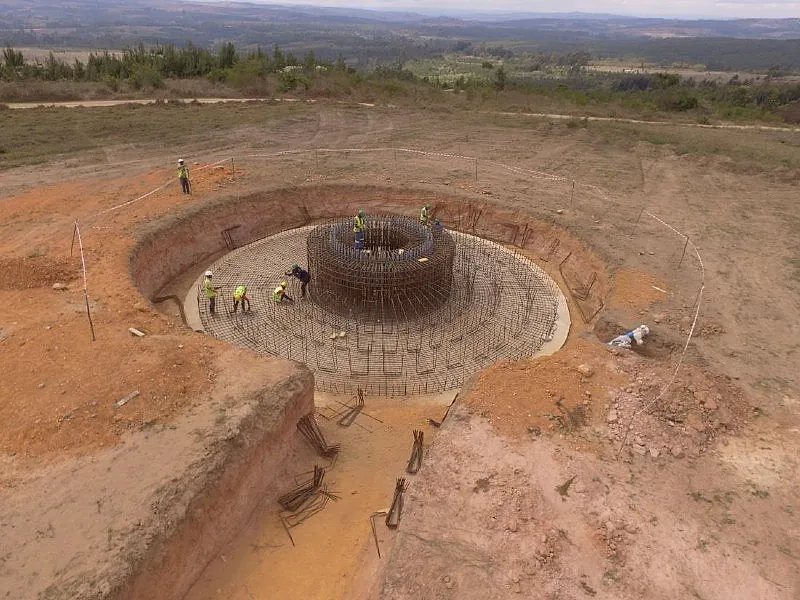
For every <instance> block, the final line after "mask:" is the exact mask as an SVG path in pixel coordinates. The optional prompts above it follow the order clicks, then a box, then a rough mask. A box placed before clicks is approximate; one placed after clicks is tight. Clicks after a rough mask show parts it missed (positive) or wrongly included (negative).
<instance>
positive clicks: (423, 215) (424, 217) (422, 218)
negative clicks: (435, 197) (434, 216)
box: [419, 206, 430, 225]
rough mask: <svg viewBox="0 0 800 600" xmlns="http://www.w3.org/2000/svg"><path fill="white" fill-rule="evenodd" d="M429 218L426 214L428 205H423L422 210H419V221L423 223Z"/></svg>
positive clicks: (426, 222)
mask: <svg viewBox="0 0 800 600" xmlns="http://www.w3.org/2000/svg"><path fill="white" fill-rule="evenodd" d="M429 219H430V215H429V214H428V207H427V206H423V207H422V210H421V211H420V212H419V222H420V223H422V224H423V225H427V224H428V220H429Z"/></svg>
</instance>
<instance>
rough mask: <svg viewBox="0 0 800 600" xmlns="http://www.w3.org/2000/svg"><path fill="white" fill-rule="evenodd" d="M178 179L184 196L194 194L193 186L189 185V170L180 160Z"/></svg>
mask: <svg viewBox="0 0 800 600" xmlns="http://www.w3.org/2000/svg"><path fill="white" fill-rule="evenodd" d="M178 179H179V180H180V182H181V188H182V189H183V193H184V194H191V193H192V186H191V185H190V184H189V168H188V167H187V166H186V165H185V164H184V162H183V159H182V158H180V159H178Z"/></svg>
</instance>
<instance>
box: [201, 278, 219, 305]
mask: <svg viewBox="0 0 800 600" xmlns="http://www.w3.org/2000/svg"><path fill="white" fill-rule="evenodd" d="M213 277H214V274H213V273H212V272H211V271H206V276H205V279H203V290H205V293H206V298H208V312H210V313H211V314H212V315H213V314H215V313H216V309H217V291H218V290H220V289H221V288H220V287H218V286H215V285H214V284H213V283H212V278H213Z"/></svg>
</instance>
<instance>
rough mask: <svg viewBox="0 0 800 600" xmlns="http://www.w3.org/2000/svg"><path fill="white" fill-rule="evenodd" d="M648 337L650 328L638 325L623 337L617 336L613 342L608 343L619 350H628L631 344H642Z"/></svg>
mask: <svg viewBox="0 0 800 600" xmlns="http://www.w3.org/2000/svg"><path fill="white" fill-rule="evenodd" d="M648 335H650V328H649V327H648V326H647V325H639V327H637V328H636V329H633V330H631V331H629V332H628V333H625V334H623V335H618V336H617V337H615V338H614V339H613V340H611V341H610V342H608V345H609V346H618V347H620V348H630V347H631V344H632V343H633V342H636V345H637V346H641V345H642V344H644V338H645V336H648Z"/></svg>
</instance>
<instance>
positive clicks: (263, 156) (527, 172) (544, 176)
mask: <svg viewBox="0 0 800 600" xmlns="http://www.w3.org/2000/svg"><path fill="white" fill-rule="evenodd" d="M319 152H323V153H328V154H342V153H345V154H346V153H351V152H352V153H378V152H395V153H397V152H403V153H406V154H413V155H419V156H432V157H439V158H445V159H457V160H465V161H470V162H475V164H476V176H477V163H478V160H479V159H478V157H476V156H467V155H463V154H452V153H447V152H431V151H427V150H419V149H415V148H405V147H392V146H389V147H379V148H313V149H300V150H283V151H280V152H274V153H269V154H244V155H241V156H229V157H226V158H223V159H220V160H218V161H216V162H213V163H208V164H206V165H203V166H201V167H198V168H197V169H194V171H195V172H197V171H203V170H205V169H209V168H212V167H215V166H218V165H221V164H222V163H225V162H227V161H231V162H232V163H233V161H234V160H236V159H238V160H248V159H271V158H280V157H286V156H301V155H306V154H310V153H314V156H316V155H317V154H318V153H319ZM483 162H484V163H486V164H489V165H492V166H494V167H498V168H502V169H506V170H508V171H510V172H512V173H517V174H520V175H525V176H527V177H531V178H536V179H544V180H548V181H553V182H559V183H572V185H573V186H574V185H578V186H580V187H582V188H584V189H587V190H591V191H593V192H595V193H597V194H598V196H599V197H600V198H601V199H602V200H604V201H605V202H608V203H613V204H617V205H621V206H633V205H631V204H627V203H623V202H619V201H617V200H612V199H611V198H610V197H609V195H608V194H607V193H606V192H605V191H604V190H603V189H602V188H600V187H599V186H596V185H594V184H589V183H584V182H580V181H576V180H574V179H571V178H568V177H564V176H561V175H553V174H550V173H544V172H541V171H536V170H533V169H526V168H524V167H517V166H513V165H507V164H505V163H501V162H497V161H492V160H484V161H483ZM172 183H174V180H173V179H170V180H169V181H167V182H166V183H163V184H162V185H160V186H158V187H156V188H155V189H153V190H151V191H149V192H147V193H145V194H142V195H140V196H138V197H136V198H133V199H132V200H128V201H127V202H123V203H120V204H117V205H115V206H112V207H110V208H107V209H104V210H101V211H98V212H96V213H92V214H90V215H88V216H86V217H83V220H84V221H88V220H89V219H93V218H97V217H101V216H103V215H107V214H109V213H112V212H116V211H118V210H121V209H122V208H125V207H127V206H130V205H132V204H135V203H137V202H140V201H142V200H144V199H146V198H148V197H150V196H152V195H153V194H156V193H158V192H160V191H162V190H164V189H166V188H167V187H168V186H169V185H170V184H172ZM641 214H645V215H647V216H648V217H650V218H652V219H653V220H655V221H656V222H658V223H659V224H661V225H662V226H664V227H665V228H667V229H668V230H670V231H672V232H673V233H675V234H676V235H678V236H680V237H682V238H684V239H685V240H686V243H687V245H689V246H691V248H692V250H693V252H694V254H695V257H696V258H697V261H698V264H699V266H700V288H699V290H698V293H697V298H696V300H695V306H694V317H693V320H692V325H691V328H690V330H689V334H688V336H687V338H686V342H685V344H684V346H683V350H682V352H681V355H680V356H679V358H678V363H677V365H676V367H675V369H674V370H673V372H672V376H671V377H670V379H669V381H668V382H667V383H666V384H665V385H664V386H663V387H662V388H661V391H660V392H659V394H658V395H657V396H656V397H655V398H654V399H653V400H652V401H650V402H649V403H648V404H646V405H645V406H643V407H642V408H640V409H639V410H638V411H636V412H635V413H634V414H633V415H632V416H631V418H630V420H629V421H628V426H627V427H626V433H625V439H624V440H623V443H622V446H621V447H620V449H619V451H621V450H622V448H624V446H625V444H626V442H627V438H628V432H629V431H630V429H631V423H632V422H633V419H634V418H636V417H637V416H638V415H640V414H642V413H644V412H646V411H648V410H649V409H650V408H652V407H653V406H654V405H655V404H656V403H657V402H658V401H659V400H661V398H663V397H664V395H665V394H666V392H667V391H668V390H669V389H670V388H671V386H672V384H673V383H674V382H675V379H676V378H677V376H678V372H679V371H680V368H681V366H682V365H683V362H684V359H685V356H686V353H687V351H688V348H689V345H690V343H691V341H692V338H693V336H694V331H695V328H696V326H697V321H698V318H699V315H700V309H701V305H702V300H703V291H704V289H705V265H704V263H703V259H702V257H701V255H700V251H699V250H698V248H697V246H696V245H695V244H694V242H692V241H691V240H690V239H689V237H688V236H686V235H685V234H684V233H682V232H680V231H679V230H678V229H676V228H675V227H673V226H672V225H670V224H669V223H667V222H666V221H664V220H663V219H661V218H659V217H658V216H656V215H654V214H653V213H651V212H650V211H647V210H644V209H643V210H642V213H641ZM641 214H640V217H641ZM75 234H77V238H78V243H79V246H80V252H81V264H82V268H83V280H84V298H85V300H86V311H87V316H88V318H89V326H90V328H91V331H92V340H95V339H96V338H95V333H94V325H93V324H92V318H91V312H90V311H89V295H88V278H87V274H86V260H85V256H84V249H83V242H82V240H81V235H80V229H79V222H78V221H77V220H76V221H75ZM619 451H618V453H619Z"/></svg>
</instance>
